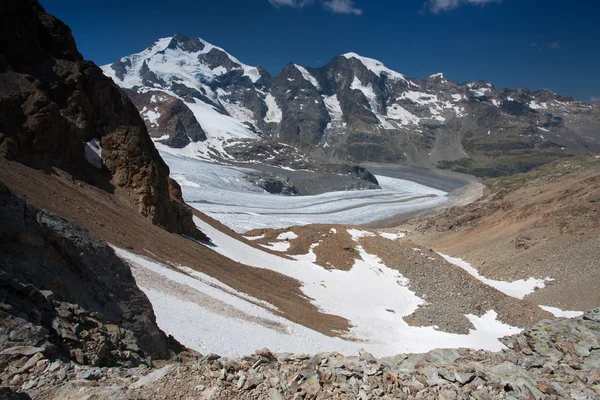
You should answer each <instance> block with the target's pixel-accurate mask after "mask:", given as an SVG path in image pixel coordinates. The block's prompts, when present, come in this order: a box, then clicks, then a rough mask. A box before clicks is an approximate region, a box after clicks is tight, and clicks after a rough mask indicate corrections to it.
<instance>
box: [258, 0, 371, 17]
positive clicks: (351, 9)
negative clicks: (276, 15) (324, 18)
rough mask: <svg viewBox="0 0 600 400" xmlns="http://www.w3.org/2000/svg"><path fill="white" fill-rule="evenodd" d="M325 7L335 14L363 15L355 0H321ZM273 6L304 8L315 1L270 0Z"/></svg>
mask: <svg viewBox="0 0 600 400" xmlns="http://www.w3.org/2000/svg"><path fill="white" fill-rule="evenodd" d="M320 2H321V5H322V6H323V8H324V9H326V10H328V11H331V12H332V13H334V14H354V15H362V13H363V10H361V9H360V8H356V7H355V6H354V0H320ZM269 3H271V5H272V6H273V7H277V8H279V7H285V6H287V7H294V8H302V7H304V6H307V5H311V4H313V3H314V0H269Z"/></svg>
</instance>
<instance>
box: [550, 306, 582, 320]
mask: <svg viewBox="0 0 600 400" xmlns="http://www.w3.org/2000/svg"><path fill="white" fill-rule="evenodd" d="M540 308H541V309H542V310H544V311H548V312H549V313H550V314H552V315H554V316H555V317H557V318H576V317H581V316H582V315H583V314H584V312H583V311H563V310H561V309H560V308H556V307H549V306H540Z"/></svg>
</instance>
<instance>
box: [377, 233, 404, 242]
mask: <svg viewBox="0 0 600 400" xmlns="http://www.w3.org/2000/svg"><path fill="white" fill-rule="evenodd" d="M379 236H381V237H382V238H385V239H389V240H396V239H401V238H403V237H404V236H406V233H404V232H398V233H390V232H380V233H379Z"/></svg>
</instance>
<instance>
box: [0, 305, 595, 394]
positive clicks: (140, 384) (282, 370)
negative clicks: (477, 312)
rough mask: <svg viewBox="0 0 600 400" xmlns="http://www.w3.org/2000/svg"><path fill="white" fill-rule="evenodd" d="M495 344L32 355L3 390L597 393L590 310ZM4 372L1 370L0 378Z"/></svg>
mask: <svg viewBox="0 0 600 400" xmlns="http://www.w3.org/2000/svg"><path fill="white" fill-rule="evenodd" d="M503 341H504V343H505V344H506V346H507V349H506V350H504V351H502V352H500V353H489V352H482V351H469V350H465V349H460V350H435V351H432V352H430V353H427V354H400V355H397V356H395V357H390V358H384V359H376V358H374V357H373V356H372V355H371V354H369V353H367V352H360V354H359V355H358V356H357V357H344V356H342V355H340V354H337V353H322V354H316V355H314V356H308V355H291V354H273V353H271V352H270V351H269V350H268V349H263V350H259V351H257V352H256V353H255V354H254V355H248V356H247V357H244V358H242V359H228V358H222V357H219V356H218V355H216V354H210V355H207V356H202V357H198V356H192V357H187V358H184V359H183V360H182V362H180V363H173V364H169V365H166V366H164V367H162V368H160V369H150V370H148V369H141V368H137V369H125V368H92V367H83V366H80V365H77V364H75V363H72V362H66V363H65V362H64V361H61V360H56V361H52V360H49V359H46V358H45V357H44V356H38V357H37V362H36V363H35V364H34V365H32V366H29V367H28V368H27V369H26V370H25V371H23V372H22V373H21V374H20V375H18V376H19V377H20V379H14V378H13V380H15V384H14V385H12V388H11V389H4V393H5V394H6V393H13V394H14V393H18V392H21V393H23V392H22V391H26V393H29V394H31V395H33V396H34V397H36V398H41V399H79V398H98V399H119V400H120V399H150V398H151V399H167V398H191V397H193V398H200V399H271V400H278V399H284V398H285V399H329V398H334V399H373V398H398V399H409V398H410V399H413V398H414V399H467V398H473V399H595V398H598V397H599V396H600V375H599V373H598V371H599V369H600V310H598V309H596V310H595V311H592V312H590V313H588V314H586V315H585V316H584V317H583V319H581V318H579V319H577V320H567V319H555V320H545V321H541V322H540V323H539V324H537V325H536V326H535V327H533V328H531V329H528V330H527V331H525V332H523V333H522V334H519V335H516V336H510V337H507V338H504V339H503ZM34 357H35V356H34ZM25 358H27V357H25ZM32 358H33V357H32ZM30 359H31V358H30ZM6 375H7V373H6V371H5V372H4V373H2V374H1V375H0V377H2V378H4V379H5V377H6ZM174 383H176V384H175V385H174Z"/></svg>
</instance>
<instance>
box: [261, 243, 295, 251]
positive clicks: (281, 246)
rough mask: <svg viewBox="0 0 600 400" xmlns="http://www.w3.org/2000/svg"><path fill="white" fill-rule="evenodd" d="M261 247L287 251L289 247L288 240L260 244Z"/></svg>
mask: <svg viewBox="0 0 600 400" xmlns="http://www.w3.org/2000/svg"><path fill="white" fill-rule="evenodd" d="M261 246H262V247H264V248H267V249H270V250H274V251H288V250H289V249H290V247H291V244H290V242H271V243H269V244H268V245H267V244H261Z"/></svg>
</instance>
